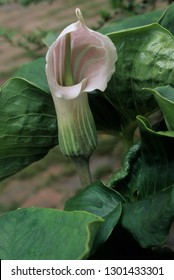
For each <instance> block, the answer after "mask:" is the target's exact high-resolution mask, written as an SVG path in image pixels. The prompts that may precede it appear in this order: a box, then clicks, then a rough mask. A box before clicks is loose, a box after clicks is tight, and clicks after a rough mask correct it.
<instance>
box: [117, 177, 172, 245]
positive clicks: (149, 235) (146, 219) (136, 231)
mask: <svg viewBox="0 0 174 280" xmlns="http://www.w3.org/2000/svg"><path fill="white" fill-rule="evenodd" d="M158 175H159V174H158ZM159 176H160V175H159ZM173 219H174V185H172V186H170V188H168V189H166V190H164V191H161V192H159V193H157V194H153V195H150V196H149V197H147V198H144V199H142V200H139V201H137V202H136V203H126V204H124V207H123V214H122V221H121V222H122V225H123V227H124V228H125V229H127V230H128V231H130V232H131V233H132V235H133V236H134V238H135V239H136V240H137V241H138V242H139V243H140V245H141V246H142V247H151V246H153V247H154V246H161V245H162V244H163V243H164V242H165V239H166V237H167V235H168V233H169V229H170V226H171V223H172V221H173Z"/></svg>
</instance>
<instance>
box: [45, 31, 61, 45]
mask: <svg viewBox="0 0 174 280" xmlns="http://www.w3.org/2000/svg"><path fill="white" fill-rule="evenodd" d="M57 37H58V35H57V34H56V33H55V32H54V31H51V32H49V33H48V34H47V35H46V36H45V37H44V38H43V40H42V41H43V43H44V44H45V45H46V46H47V47H49V46H51V44H52V43H54V42H55V41H56V39H57Z"/></svg>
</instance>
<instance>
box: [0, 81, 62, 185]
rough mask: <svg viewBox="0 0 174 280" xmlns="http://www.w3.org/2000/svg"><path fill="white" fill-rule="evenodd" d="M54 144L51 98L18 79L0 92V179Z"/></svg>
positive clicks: (45, 152) (30, 161) (54, 126)
mask: <svg viewBox="0 0 174 280" xmlns="http://www.w3.org/2000/svg"><path fill="white" fill-rule="evenodd" d="M56 144H57V121H56V117H55V110H54V105H53V102H52V99H50V96H49V95H48V94H46V93H45V92H43V91H41V90H40V89H38V88H36V87H35V86H33V85H31V84H29V83H28V82H26V81H25V80H22V79H17V78H14V79H11V80H9V81H8V82H7V83H6V84H5V85H4V86H3V87H2V89H1V92H0V180H2V179H4V178H6V177H8V176H10V175H12V174H14V173H16V172H18V171H20V170H21V169H22V168H24V167H25V166H27V165H29V164H30V163H32V162H34V161H36V160H39V159H40V158H42V157H43V156H45V155H46V154H47V153H48V151H49V150H50V149H51V148H52V147H53V146H55V145H56Z"/></svg>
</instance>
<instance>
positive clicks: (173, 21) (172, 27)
mask: <svg viewBox="0 0 174 280" xmlns="http://www.w3.org/2000/svg"><path fill="white" fill-rule="evenodd" d="M173 15H174V4H171V5H170V6H169V7H168V8H167V9H166V11H165V12H164V14H163V15H162V16H161V18H160V19H159V21H158V22H159V24H161V25H162V26H163V27H164V28H166V29H168V30H169V31H170V32H171V33H172V34H174V17H173Z"/></svg>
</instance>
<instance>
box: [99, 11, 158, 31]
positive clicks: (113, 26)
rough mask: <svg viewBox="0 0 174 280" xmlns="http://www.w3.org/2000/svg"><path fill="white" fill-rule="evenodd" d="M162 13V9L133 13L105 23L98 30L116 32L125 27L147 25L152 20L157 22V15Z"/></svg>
mask: <svg viewBox="0 0 174 280" xmlns="http://www.w3.org/2000/svg"><path fill="white" fill-rule="evenodd" d="M162 14H163V11H159V10H156V11H152V12H148V13H144V14H141V15H135V16H130V17H126V18H125V19H123V20H121V21H116V22H112V23H108V24H105V25H104V26H103V27H102V28H100V29H99V30H98V31H99V32H101V33H103V34H107V33H112V32H117V31H121V30H125V29H130V28H134V27H139V26H143V25H147V24H150V23H153V22H157V20H158V19H159V17H160V16H161V15H162Z"/></svg>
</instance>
